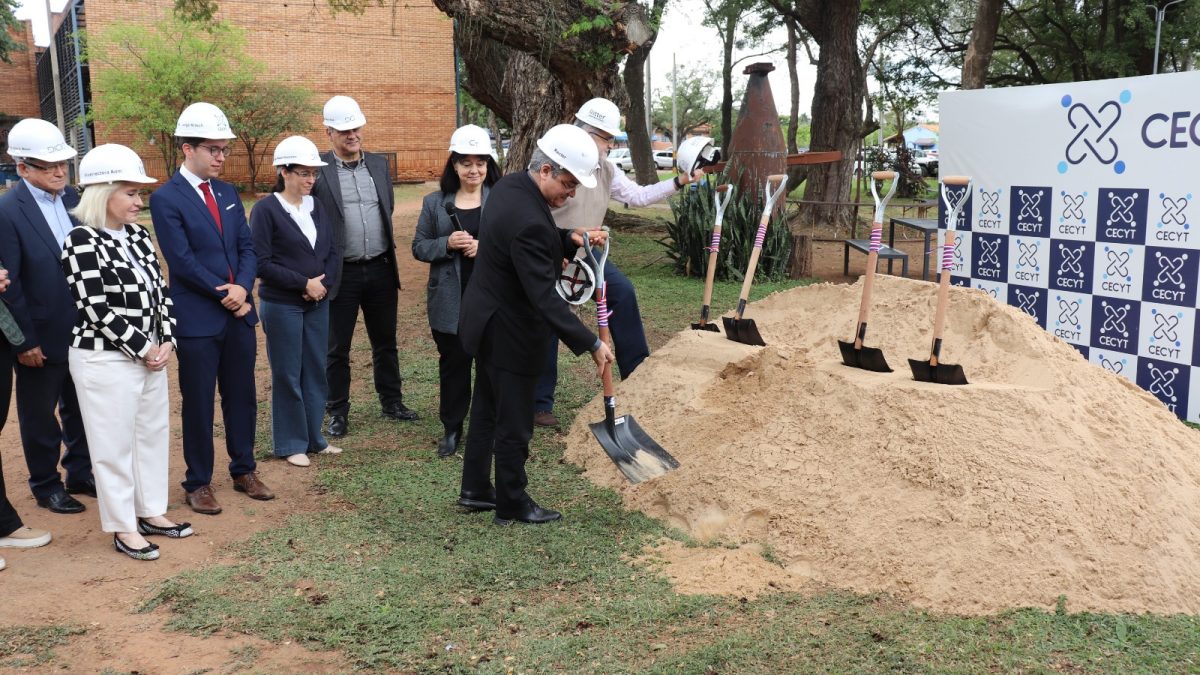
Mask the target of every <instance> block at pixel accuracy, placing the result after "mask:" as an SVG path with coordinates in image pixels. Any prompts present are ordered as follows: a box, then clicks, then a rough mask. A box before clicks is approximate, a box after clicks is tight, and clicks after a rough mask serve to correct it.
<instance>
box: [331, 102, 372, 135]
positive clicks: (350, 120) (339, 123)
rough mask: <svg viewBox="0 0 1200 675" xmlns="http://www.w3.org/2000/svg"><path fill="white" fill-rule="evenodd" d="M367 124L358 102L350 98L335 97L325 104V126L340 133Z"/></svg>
mask: <svg viewBox="0 0 1200 675" xmlns="http://www.w3.org/2000/svg"><path fill="white" fill-rule="evenodd" d="M366 123H367V116H366V115H364V114H363V112H362V108H359V107H358V101H355V100H354V99H352V98H350V97H349V96H334V97H333V98H331V99H329V100H328V101H326V102H325V126H327V127H332V128H334V129H337V130H338V131H346V130H348V129H357V128H359V127H361V126H363V125H364V124H366Z"/></svg>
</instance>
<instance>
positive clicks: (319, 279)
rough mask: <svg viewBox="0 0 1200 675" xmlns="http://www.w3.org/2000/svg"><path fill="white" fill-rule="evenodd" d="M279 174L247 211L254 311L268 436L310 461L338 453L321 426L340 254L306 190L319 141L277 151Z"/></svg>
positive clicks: (282, 450) (297, 459) (279, 452)
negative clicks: (262, 351)
mask: <svg viewBox="0 0 1200 675" xmlns="http://www.w3.org/2000/svg"><path fill="white" fill-rule="evenodd" d="M274 165H275V167H276V168H277V169H278V171H279V175H278V179H277V180H276V181H275V188H274V191H273V194H272V195H271V196H269V197H266V198H264V199H262V200H261V201H259V202H258V204H256V205H255V206H254V210H253V211H252V212H251V213H250V229H251V230H252V232H253V235H254V254H255V256H256V257H257V258H258V278H259V280H260V282H259V284H258V299H259V315H260V316H261V317H262V325H263V332H264V333H266V338H267V340H266V341H267V359H268V360H269V361H270V363H271V441H272V443H273V445H274V450H275V456H277V457H283V458H285V459H287V461H288V463H289V464H292V465H293V466H308V465H309V464H310V462H309V459H308V453H310V452H311V453H317V454H323V455H324V454H337V453H339V452H341V451H342V450H341V448H337V447H334V446H332V445H330V444H329V441H327V440H325V436H324V434H323V433H322V431H321V423H322V421H323V419H324V416H325V401H326V399H327V398H328V397H329V385H328V382H327V380H326V379H325V354H326V351H327V350H328V349H329V301H328V300H326V295H328V293H329V289H330V288H331V287H332V286H333V285H334V284H335V283H336V281H337V280H336V278H335V277H336V276H337V265H338V261H339V260H341V252H340V251H338V250H337V245H336V244H335V243H334V239H333V230H332V228H331V227H330V224H329V219H328V218H327V217H326V215H325V212H324V210H323V209H322V208H321V204H320V202H317V201H315V200H314V199H313V198H312V196H311V195H310V193H311V192H312V187H313V183H315V182H316V180H317V167H321V166H325V162H323V161H321V157H320V153H319V152H318V151H317V146H316V145H314V144H313V142H312V141H310V140H308V139H307V138H304V137H303V136H290V137H288V138H285V139H283V140H282V141H280V142H279V145H278V146H276V148H275V158H274Z"/></svg>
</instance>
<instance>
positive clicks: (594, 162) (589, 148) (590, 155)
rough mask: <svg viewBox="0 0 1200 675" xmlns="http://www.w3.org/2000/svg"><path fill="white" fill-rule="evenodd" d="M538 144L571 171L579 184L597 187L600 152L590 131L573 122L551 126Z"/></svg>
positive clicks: (548, 154)
mask: <svg viewBox="0 0 1200 675" xmlns="http://www.w3.org/2000/svg"><path fill="white" fill-rule="evenodd" d="M537 146H538V147H539V148H541V150H542V152H544V153H546V155H547V156H549V157H550V159H553V160H554V161H555V162H558V163H559V164H560V165H561V166H562V168H564V169H566V170H567V171H570V172H571V175H572V176H575V178H576V179H577V180H578V181H579V184H580V185H582V186H584V187H586V188H593V187H596V169H598V168H600V152H599V151H598V150H596V143H595V141H593V140H592V137H591V136H590V135H589V134H588V132H586V131H584V130H583V129H580V128H579V127H577V126H575V125H573V124H559V125H557V126H553V127H550V130H549V131H547V132H546V133H545V134H544V135H543V136H542V137H541V138H539V139H538V141H537Z"/></svg>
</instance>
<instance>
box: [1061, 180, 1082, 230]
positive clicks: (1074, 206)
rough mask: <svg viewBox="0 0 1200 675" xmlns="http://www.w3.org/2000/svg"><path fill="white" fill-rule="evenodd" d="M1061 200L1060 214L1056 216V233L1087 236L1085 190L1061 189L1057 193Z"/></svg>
mask: <svg viewBox="0 0 1200 675" xmlns="http://www.w3.org/2000/svg"><path fill="white" fill-rule="evenodd" d="M1058 196H1059V199H1061V200H1062V215H1060V216H1059V217H1058V228H1057V233H1058V234H1060V235H1069V236H1076V237H1079V236H1087V233H1088V231H1087V222H1088V219H1087V213H1086V208H1085V207H1086V206H1087V198H1088V193H1087V190H1084V191H1083V192H1079V193H1071V192H1067V191H1066V190H1063V191H1061V192H1059V193H1058Z"/></svg>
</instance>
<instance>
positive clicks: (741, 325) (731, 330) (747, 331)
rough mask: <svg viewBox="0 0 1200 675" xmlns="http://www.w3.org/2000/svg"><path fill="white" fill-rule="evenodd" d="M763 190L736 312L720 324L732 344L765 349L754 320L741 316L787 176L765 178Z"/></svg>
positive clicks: (748, 297)
mask: <svg viewBox="0 0 1200 675" xmlns="http://www.w3.org/2000/svg"><path fill="white" fill-rule="evenodd" d="M776 182H778V183H779V187H778V188H776V190H775V191H774V192H771V184H772V183H776ZM763 190H764V191H765V192H766V195H767V203H766V204H765V205H764V206H763V213H762V219H761V220H759V221H758V233H757V234H755V235H754V251H753V252H752V253H751V254H750V264H749V265H748V266H747V269H746V277H745V279H743V280H742V293H741V295H740V296H739V297H738V305H737V312H735V313H734V315H733V318H732V319H731V318H729V317H727V316H723V317H721V323H723V324H724V325H725V337H727V338H729V339H730V340H733V341H734V342H741V343H742V344H747V345H757V346H759V347H765V346H766V345H767V343H766V342H764V341H763V339H762V335H759V333H758V326H756V325H755V324H754V319H743V318H742V314H744V313H745V312H746V303H747V302H748V301H749V300H750V286H752V285H753V284H754V271H755V270H756V269H757V268H758V257H759V256H760V255H762V247H763V242H764V241H766V239H767V223H769V222H771V212H772V211H774V210H775V202H776V201H778V200H779V198H780V197H782V196H783V194H784V193H785V192H786V191H787V174H782V173H776V174H772V175H770V176H767V184H766V185H765V186H764V187H763Z"/></svg>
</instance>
